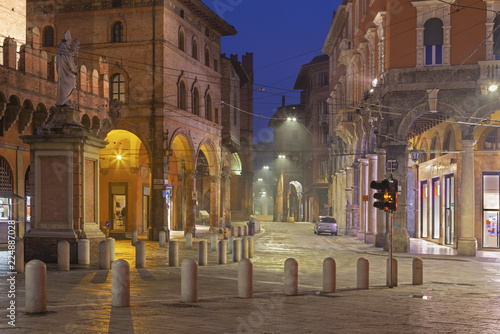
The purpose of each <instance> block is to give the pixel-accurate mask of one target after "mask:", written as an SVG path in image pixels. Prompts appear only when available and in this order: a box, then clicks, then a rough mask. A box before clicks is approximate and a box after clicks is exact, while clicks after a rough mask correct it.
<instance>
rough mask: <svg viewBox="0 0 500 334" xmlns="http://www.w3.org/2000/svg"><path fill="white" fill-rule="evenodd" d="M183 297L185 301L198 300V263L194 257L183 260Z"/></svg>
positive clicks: (193, 301)
mask: <svg viewBox="0 0 500 334" xmlns="http://www.w3.org/2000/svg"><path fill="white" fill-rule="evenodd" d="M181 298H182V301H183V302H185V303H195V302H197V301H198V264H197V263H196V261H195V260H193V259H185V260H184V261H182V265H181Z"/></svg>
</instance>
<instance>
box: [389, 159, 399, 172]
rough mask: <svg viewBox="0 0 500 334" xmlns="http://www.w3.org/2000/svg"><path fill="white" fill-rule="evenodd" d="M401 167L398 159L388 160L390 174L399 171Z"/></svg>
mask: <svg viewBox="0 0 500 334" xmlns="http://www.w3.org/2000/svg"><path fill="white" fill-rule="evenodd" d="M398 167H399V162H398V161H397V160H396V159H389V160H387V171H388V172H391V173H392V172H395V171H397V170H398Z"/></svg>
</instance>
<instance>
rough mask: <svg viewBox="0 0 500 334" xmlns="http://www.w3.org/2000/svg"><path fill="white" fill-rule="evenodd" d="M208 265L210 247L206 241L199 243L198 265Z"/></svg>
mask: <svg viewBox="0 0 500 334" xmlns="http://www.w3.org/2000/svg"><path fill="white" fill-rule="evenodd" d="M207 263H208V246H207V242H206V241H205V240H202V241H200V242H199V243H198V264H199V265H200V266H206V265H207Z"/></svg>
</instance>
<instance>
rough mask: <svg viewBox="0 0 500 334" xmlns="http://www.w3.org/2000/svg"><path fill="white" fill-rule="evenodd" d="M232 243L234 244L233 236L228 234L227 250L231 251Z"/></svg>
mask: <svg viewBox="0 0 500 334" xmlns="http://www.w3.org/2000/svg"><path fill="white" fill-rule="evenodd" d="M233 244H234V237H233V236H230V237H229V239H228V242H227V252H228V253H232V252H233Z"/></svg>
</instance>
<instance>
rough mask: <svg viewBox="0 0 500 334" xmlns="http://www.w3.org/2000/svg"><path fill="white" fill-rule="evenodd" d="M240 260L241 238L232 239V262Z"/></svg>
mask: <svg viewBox="0 0 500 334" xmlns="http://www.w3.org/2000/svg"><path fill="white" fill-rule="evenodd" d="M240 260H241V240H240V239H235V240H234V241H233V262H240Z"/></svg>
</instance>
